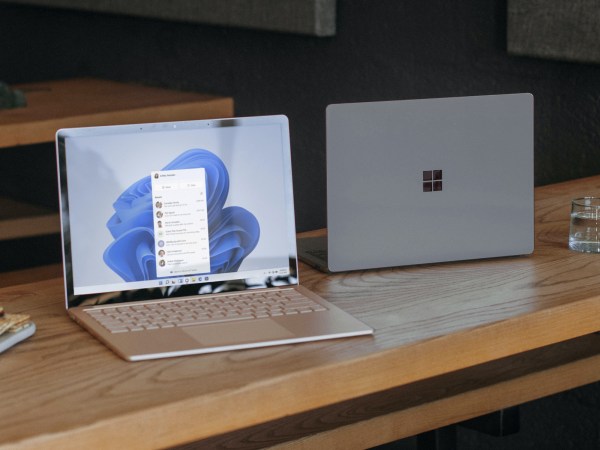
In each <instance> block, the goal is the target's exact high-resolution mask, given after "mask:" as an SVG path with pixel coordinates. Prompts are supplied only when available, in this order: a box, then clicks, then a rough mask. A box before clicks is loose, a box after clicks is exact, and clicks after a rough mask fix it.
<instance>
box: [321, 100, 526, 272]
mask: <svg viewBox="0 0 600 450" xmlns="http://www.w3.org/2000/svg"><path fill="white" fill-rule="evenodd" d="M327 202H328V203H327V227H328V258H329V261H328V263H329V269H330V270H332V271H341V270H354V269H366V268H376V267H388V266H398V265H405V264H423V263H431V262H440V261H451V260H462V259H473V258H488V257H496V256H507V255H516V254H526V253H531V252H532V251H533V241H534V234H533V97H532V96H531V95H530V94H510V95H495V96H477V97H460V98H441V99H427V100H406V101H388V102H371V103H354V104H337V105H330V106H329V107H328V108H327Z"/></svg>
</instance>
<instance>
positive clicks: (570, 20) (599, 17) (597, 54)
mask: <svg viewBox="0 0 600 450" xmlns="http://www.w3.org/2000/svg"><path fill="white" fill-rule="evenodd" d="M507 26H508V36H507V38H508V39H507V41H508V51H509V53H511V54H514V55H523V56H534V57H542V58H550V59H562V60H569V61H581V62H594V63H597V62H600V2H598V1H597V0H569V1H564V0H508V24H507Z"/></svg>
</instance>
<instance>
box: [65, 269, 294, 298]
mask: <svg viewBox="0 0 600 450" xmlns="http://www.w3.org/2000/svg"><path fill="white" fill-rule="evenodd" d="M289 274H290V268H289V266H286V267H278V268H271V269H260V270H248V271H244V272H229V273H216V274H200V275H185V276H184V275H181V276H176V277H165V278H158V279H156V280H145V281H132V282H128V283H125V282H124V283H112V284H102V285H94V286H79V287H75V288H74V294H75V295H90V294H100V293H103V292H117V291H128V290H132V289H145V288H162V287H170V286H176V285H177V286H180V285H185V284H199V283H218V282H221V281H232V280H245V279H249V278H270V277H284V276H287V275H289Z"/></svg>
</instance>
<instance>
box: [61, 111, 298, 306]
mask: <svg viewBox="0 0 600 450" xmlns="http://www.w3.org/2000/svg"><path fill="white" fill-rule="evenodd" d="M56 142H57V158H58V168H59V185H60V200H61V223H62V237H63V256H64V266H65V287H66V294H67V307H68V308H69V307H73V306H78V305H81V304H98V303H117V302H126V301H137V300H148V299H157V298H163V297H173V296H185V295H197V294H203V293H214V292H221V291H223V290H231V289H235V290H240V289H247V288H254V287H257V288H260V287H270V286H273V285H278V286H280V285H286V284H297V262H296V247H295V225H294V210H293V194H292V173H291V162H290V144H289V131H288V121H287V118H286V117H285V116H265V117H248V118H236V119H214V120H200V121H189V122H173V123H154V124H138V125H122V126H109V127H92V128H74V129H63V130H59V131H58V132H57V135H56Z"/></svg>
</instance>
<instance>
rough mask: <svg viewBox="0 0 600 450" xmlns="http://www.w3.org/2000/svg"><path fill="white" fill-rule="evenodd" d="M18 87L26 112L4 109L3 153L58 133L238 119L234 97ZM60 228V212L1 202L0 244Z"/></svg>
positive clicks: (83, 84) (86, 86)
mask: <svg viewBox="0 0 600 450" xmlns="http://www.w3.org/2000/svg"><path fill="white" fill-rule="evenodd" d="M15 87H16V88H18V89H21V90H22V91H23V92H24V93H25V96H26V98H27V107H25V108H17V109H7V110H0V148H9V147H12V148H14V147H18V146H21V145H30V144H40V143H44V142H48V143H51V142H53V141H54V136H55V134H56V131H57V130H58V129H59V128H70V127H84V126H99V125H117V124H126V123H149V122H166V121H179V120H196V119H213V118H218V117H232V116H233V99H231V98H230V97H220V96H214V95H207V94H200V93H193V92H181V91H173V90H169V89H162V88H155V87H149V86H140V85H136V84H128V83H119V82H115V81H107V80H98V79H92V78H89V79H87V78H84V79H72V80H60V81H47V82H40V83H29V84H21V85H17V86H15ZM52 170H55V169H52ZM48 188H49V187H48V186H40V189H48ZM52 188H53V187H52ZM59 229H60V226H59V219H58V213H57V211H52V210H49V209H47V208H42V207H38V206H34V205H27V204H23V203H18V202H15V201H13V200H11V199H7V198H1V197H0V240H5V239H16V238H23V237H31V236H40V235H45V234H53V233H57V232H58V231H59Z"/></svg>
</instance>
